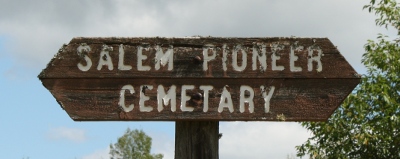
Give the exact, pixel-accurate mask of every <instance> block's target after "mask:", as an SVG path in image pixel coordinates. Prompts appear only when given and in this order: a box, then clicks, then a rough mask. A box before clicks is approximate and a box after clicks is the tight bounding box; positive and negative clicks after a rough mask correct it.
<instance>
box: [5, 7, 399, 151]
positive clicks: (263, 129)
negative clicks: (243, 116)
mask: <svg viewBox="0 0 400 159" xmlns="http://www.w3.org/2000/svg"><path fill="white" fill-rule="evenodd" d="M366 3H368V1H360V0H352V1H349V0H325V1H317V0H298V1H290V0H269V1H265V0H246V1H244V0H201V1H200V0H197V1H185V0H169V1H167V0H165V1H161V0H153V1H145V0H140V1H139V0H129V1H128V0H114V1H111V0H110V1H105V0H99V1H90V0H79V1H78V0H57V1H48V0H37V1H30V0H0V88H1V91H0V100H1V101H2V102H1V103H0V107H1V110H0V150H1V153H0V158H7V159H22V158H28V157H29V158H30V159H53V158H58V159H101V158H109V155H108V152H109V148H108V147H109V145H110V144H111V143H115V142H116V140H117V138H118V137H120V136H122V135H123V133H124V131H125V130H126V129H127V128H128V127H129V128H131V129H142V130H143V131H145V132H146V133H147V134H148V135H149V136H151V137H152V138H153V147H152V153H162V154H164V158H165V159H172V158H173V156H174V137H175V125H174V122H74V121H73V120H72V119H71V118H69V116H68V115H67V113H66V112H65V111H64V110H63V109H61V108H60V106H59V105H58V104H57V102H56V100H55V99H54V98H53V96H52V95H51V94H50V92H49V91H47V90H46V89H45V88H44V87H43V86H42V84H41V82H40V81H39V79H38V78H37V75H38V74H39V73H40V71H41V70H42V69H44V68H45V67H46V64H47V63H48V62H49V61H50V59H51V58H52V57H53V56H54V55H55V54H56V53H57V51H58V49H59V48H60V47H61V46H62V45H63V44H64V43H68V42H69V41H70V40H71V39H72V38H73V37H113V36H117V37H143V36H144V37H154V36H161V37H184V36H194V35H200V36H216V37H290V36H296V37H328V38H329V39H330V40H331V41H332V43H333V44H334V45H335V46H337V48H338V49H339V51H340V52H341V53H342V54H343V56H344V57H345V58H346V59H347V61H348V62H349V63H350V64H351V65H352V66H353V67H354V68H355V69H356V71H357V72H359V73H365V68H364V67H363V66H362V65H361V63H360V61H361V57H362V54H363V53H364V49H363V46H364V44H365V43H366V42H367V40H368V39H374V38H375V37H376V36H377V34H378V33H384V34H389V35H390V34H395V33H394V32H392V31H390V30H389V31H388V30H385V29H382V28H380V27H376V26H375V22H374V20H375V18H376V17H375V15H374V14H371V13H368V11H366V10H362V7H363V5H365V4H366ZM220 133H222V134H223V137H222V138H221V139H220V141H219V153H220V158H221V159H242V158H253V159H264V158H276V159H280V158H286V157H287V155H295V153H296V151H295V148H294V147H295V146H296V145H300V144H302V143H303V142H305V141H306V140H307V138H308V137H310V136H311V133H310V132H308V131H307V130H306V129H304V128H302V127H301V126H300V124H299V123H296V122H220Z"/></svg>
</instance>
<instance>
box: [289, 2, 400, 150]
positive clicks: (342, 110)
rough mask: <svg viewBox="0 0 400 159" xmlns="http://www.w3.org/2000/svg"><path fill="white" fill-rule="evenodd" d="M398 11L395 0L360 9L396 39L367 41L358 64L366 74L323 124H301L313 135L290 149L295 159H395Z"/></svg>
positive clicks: (399, 111) (399, 140)
mask: <svg viewBox="0 0 400 159" xmlns="http://www.w3.org/2000/svg"><path fill="white" fill-rule="evenodd" d="M399 6H400V5H399V4H398V3H397V2H396V0H380V1H379V2H376V1H375V0H371V2H370V3H369V4H368V5H366V6H364V9H368V11H369V12H373V13H375V14H376V15H377V16H378V18H377V19H376V24H377V25H378V26H384V27H386V28H388V27H394V29H396V30H397V36H396V37H394V38H393V37H387V36H384V35H382V34H379V35H378V38H377V39H376V41H372V40H369V41H368V43H367V44H366V45H365V46H364V47H365V51H366V53H365V54H364V55H363V59H362V63H363V64H364V65H365V66H366V68H367V74H366V75H364V76H363V77H362V80H361V83H360V84H359V85H358V87H357V88H356V90H355V92H353V93H352V94H351V95H349V97H348V98H347V99H346V100H345V101H344V102H343V104H342V105H341V107H339V108H338V109H337V110H336V111H335V112H334V113H333V115H332V116H331V117H330V118H329V119H328V121H327V122H319V123H316V122H303V123H302V125H303V126H304V127H305V128H307V129H308V130H309V131H311V132H312V133H313V135H314V136H313V137H311V138H309V139H308V140H307V141H306V142H305V143H304V144H302V145H300V146H296V149H297V152H298V154H297V155H298V156H305V155H306V154H309V155H310V158H400V134H399V129H400V47H399V40H400V39H399V35H400V8H399ZM389 38H391V40H390V39H389ZM393 39H394V40H393Z"/></svg>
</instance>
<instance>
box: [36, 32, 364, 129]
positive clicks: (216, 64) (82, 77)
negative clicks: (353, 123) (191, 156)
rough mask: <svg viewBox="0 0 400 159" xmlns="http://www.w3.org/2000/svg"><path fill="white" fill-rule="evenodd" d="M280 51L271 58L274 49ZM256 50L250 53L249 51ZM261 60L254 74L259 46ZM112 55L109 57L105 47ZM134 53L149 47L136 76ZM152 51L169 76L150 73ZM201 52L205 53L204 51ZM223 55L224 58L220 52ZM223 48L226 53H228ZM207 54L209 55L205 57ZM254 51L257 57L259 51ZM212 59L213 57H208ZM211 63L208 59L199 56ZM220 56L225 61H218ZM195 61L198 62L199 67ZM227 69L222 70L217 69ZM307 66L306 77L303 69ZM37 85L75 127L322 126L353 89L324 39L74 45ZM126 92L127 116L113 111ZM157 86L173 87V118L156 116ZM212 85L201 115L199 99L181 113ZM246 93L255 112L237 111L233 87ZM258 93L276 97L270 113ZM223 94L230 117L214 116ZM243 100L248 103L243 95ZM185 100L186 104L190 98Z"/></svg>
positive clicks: (87, 41) (354, 79) (351, 74)
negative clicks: (166, 59) (163, 59)
mask: <svg viewBox="0 0 400 159" xmlns="http://www.w3.org/2000/svg"><path fill="white" fill-rule="evenodd" d="M121 44H122V45H123V50H124V56H123V58H124V60H123V64H124V65H127V66H131V67H132V68H131V69H129V70H121V69H119V68H118V66H119V59H120V49H119V48H120V46H121ZM276 45H280V47H281V48H282V49H281V50H279V51H276V50H274V49H276V48H275V47H274V46H276ZM80 46H89V47H90V50H88V51H87V52H84V53H83V52H78V50H77V49H78V47H80ZM104 46H107V47H106V48H107V49H108V50H107V51H108V53H109V56H107V57H105V56H102V57H101V52H102V51H104V48H105V47H104ZM209 46H212V49H215V53H216V56H215V58H214V59H213V60H210V61H208V65H207V68H206V70H204V66H203V63H204V56H205V55H204V54H203V51H204V48H207V47H208V48H209ZM236 46H241V48H242V49H241V50H240V49H239V50H240V51H239V53H238V58H237V61H238V62H237V63H238V65H239V66H242V65H243V61H242V59H243V58H244V57H243V56H244V52H245V53H246V55H247V60H246V62H247V65H246V67H245V68H244V69H243V70H242V71H237V70H235V68H234V67H233V66H232V65H233V64H232V63H233V62H234V61H233V58H232V57H233V51H232V50H233V49H234V48H235V47H236ZM254 46H256V47H254ZM263 46H264V49H265V53H266V64H267V67H266V68H260V66H261V64H260V63H259V62H258V61H256V64H257V65H256V69H255V70H253V67H252V64H253V63H254V60H253V59H252V56H253V53H254V52H255V51H256V50H257V48H259V47H263ZM295 46H296V47H297V48H300V47H299V46H302V49H297V50H295V51H294V54H295V56H296V57H297V59H296V60H295V62H294V65H295V66H296V67H299V68H301V69H302V70H301V71H297V72H296V71H293V70H290V67H291V66H290V58H293V55H292V56H291V55H290V52H291V47H292V48H294V47H295ZM111 47H112V48H113V49H112V50H111V49H110V48H111ZM138 47H148V48H149V49H148V50H146V49H144V50H142V54H143V55H145V56H147V58H146V59H143V60H141V62H142V65H143V66H149V67H150V70H148V71H143V70H139V69H138ZM156 47H160V48H161V49H162V50H163V52H164V53H165V52H166V51H167V50H168V49H173V69H172V70H169V69H168V65H166V66H161V67H160V69H159V70H156V68H155V63H156V62H157V61H155V60H154V59H155V58H156V49H155V48H156ZM208 48H207V49H208ZM223 48H225V51H226V52H225V55H224V52H223V50H224V49H223ZM228 48H229V49H228ZM309 48H317V49H320V51H322V55H321V58H320V61H321V63H322V69H321V70H317V67H318V63H317V62H315V61H314V62H312V63H311V66H310V65H308V60H309V59H310V58H312V56H317V54H318V51H315V50H314V51H312V55H309V52H308V49H309ZM212 49H211V51H212ZM260 50H261V49H258V50H257V51H259V52H260ZM211 54H212V52H211ZM273 55H277V56H280V59H279V60H275V61H276V65H277V66H282V67H284V69H283V70H273V69H272V66H273V59H272V56H273ZM85 56H87V58H90V59H91V61H92V66H91V67H90V68H89V69H88V70H85V71H82V70H81V69H79V68H78V66H77V65H78V64H82V65H87V64H88V63H87V62H86V60H87V59H85ZM206 56H211V55H209V54H208V55H206ZM224 56H225V57H226V58H227V60H226V61H225V62H224ZM101 59H102V60H110V59H111V62H112V66H113V69H112V70H109V69H108V66H107V65H100V67H99V68H100V70H99V69H98V68H97V67H98V65H99V64H98V63H99V61H100V60H101ZM199 59H200V60H199ZM224 64H226V70H224V68H223V67H224ZM309 67H312V69H311V70H308V68H309ZM39 79H40V80H41V81H42V83H43V85H44V86H45V87H46V88H47V89H48V90H49V91H50V92H51V93H52V94H53V96H54V97H55V98H56V100H57V102H58V103H59V104H60V106H61V107H62V108H63V109H65V111H66V112H67V113H68V115H69V116H70V117H71V118H72V119H73V120H76V121H141V120H146V121H194V120H201V121H282V120H285V121H325V120H327V119H328V117H329V116H330V115H331V114H332V113H333V111H334V110H335V109H336V108H337V107H338V106H339V105H340V103H341V102H342V101H343V100H344V99H345V98H346V96H347V95H348V94H349V93H350V92H351V91H352V90H353V89H354V87H355V86H356V85H357V84H358V83H359V81H360V77H359V76H358V74H357V72H356V71H354V69H353V68H352V67H351V66H350V65H349V64H348V63H347V61H346V60H345V59H344V57H343V56H342V55H341V54H340V53H339V51H338V50H337V49H336V47H335V46H334V45H333V44H332V43H331V42H330V41H329V39H327V38H215V37H205V38H74V39H72V40H71V42H70V43H69V44H68V45H64V46H63V47H62V48H61V49H60V50H59V52H58V54H57V55H56V56H55V57H54V59H52V61H50V63H49V64H48V66H47V67H46V68H45V69H44V70H43V71H42V72H41V73H40V74H39ZM125 85H131V86H132V87H134V91H135V93H133V94H130V93H129V92H128V91H125V93H126V94H125V95H124V97H125V103H127V104H134V108H133V110H132V111H129V112H126V111H124V110H123V109H122V108H121V106H120V105H119V104H118V103H119V101H120V98H121V88H122V87H123V86H125ZM142 85H150V86H153V89H151V90H150V89H146V90H141V89H140V86H142ZM159 85H162V86H164V87H165V91H167V90H168V89H169V87H171V86H172V85H174V86H176V105H175V107H176V111H172V110H171V105H167V106H165V107H163V108H164V109H163V110H162V111H159V110H158V105H157V104H158V103H157V99H158V97H157V87H158V86H159ZM183 85H193V86H194V89H191V90H187V91H186V93H184V92H182V91H181V88H182V86H183ZM205 85H207V86H213V89H212V90H210V91H209V98H208V109H207V111H206V112H204V109H203V108H204V97H203V98H201V100H195V101H194V100H192V99H190V100H189V101H187V102H185V104H186V105H187V106H188V107H193V111H184V110H182V109H181V104H182V103H181V100H182V95H185V94H186V95H187V96H195V95H196V94H198V93H200V94H202V95H204V91H203V90H201V89H200V88H199V87H200V86H205ZM241 86H249V87H250V88H251V89H252V90H254V98H253V99H252V101H253V102H254V105H255V106H254V112H250V110H249V108H248V106H249V104H248V103H246V104H245V109H244V111H240V106H239V105H240V97H241V96H240V93H241V92H240V88H241ZM261 86H264V87H265V88H269V87H271V86H273V87H274V88H275V91H274V93H273V95H272V97H271V99H270V105H269V111H267V112H266V109H265V105H264V103H265V99H264V98H263V96H262V93H263V90H262V89H261V88H260V87H261ZM224 88H226V89H227V91H229V93H230V95H231V98H232V103H233V111H232V112H231V110H229V109H228V108H223V111H219V110H218V109H219V108H220V105H221V104H220V103H221V92H223V90H224ZM141 91H144V96H146V97H149V100H146V101H145V102H144V104H145V105H146V106H148V107H151V108H152V111H150V112H143V111H141V110H140V108H139V105H140V104H139V100H140V98H141V96H140V92H141ZM246 93H247V94H244V95H245V96H249V95H248V92H246ZM191 98H192V97H191Z"/></svg>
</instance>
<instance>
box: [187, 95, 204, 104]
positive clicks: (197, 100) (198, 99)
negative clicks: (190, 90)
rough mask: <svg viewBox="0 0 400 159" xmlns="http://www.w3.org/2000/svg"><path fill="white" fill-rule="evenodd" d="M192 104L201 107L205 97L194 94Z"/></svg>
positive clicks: (191, 99)
mask: <svg viewBox="0 0 400 159" xmlns="http://www.w3.org/2000/svg"><path fill="white" fill-rule="evenodd" d="M190 102H191V103H192V104H193V105H195V106H199V105H201V104H202V103H203V95H202V94H201V93H194V94H192V96H191V98H190Z"/></svg>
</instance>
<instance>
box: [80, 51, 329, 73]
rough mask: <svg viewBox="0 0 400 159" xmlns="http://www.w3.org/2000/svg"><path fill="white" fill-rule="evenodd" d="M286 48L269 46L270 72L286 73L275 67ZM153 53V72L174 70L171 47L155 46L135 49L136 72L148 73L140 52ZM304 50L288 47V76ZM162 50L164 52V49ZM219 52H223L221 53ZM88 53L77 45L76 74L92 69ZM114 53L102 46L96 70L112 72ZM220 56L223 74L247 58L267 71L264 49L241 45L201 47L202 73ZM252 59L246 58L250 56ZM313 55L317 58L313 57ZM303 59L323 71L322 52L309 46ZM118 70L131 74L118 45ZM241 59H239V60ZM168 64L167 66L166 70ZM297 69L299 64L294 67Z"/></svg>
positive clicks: (239, 67)
mask: <svg viewBox="0 0 400 159" xmlns="http://www.w3.org/2000/svg"><path fill="white" fill-rule="evenodd" d="M284 47H285V45H280V44H271V46H270V48H271V51H270V53H271V57H270V59H271V70H272V71H283V70H284V69H285V67H284V66H282V65H278V64H277V61H279V60H284V59H281V57H280V56H279V55H278V53H279V51H281V50H283V49H284ZM150 49H151V50H154V51H155V58H154V69H155V70H159V69H160V67H161V66H162V67H168V68H167V70H168V71H172V70H173V69H174V62H173V61H174V47H173V46H172V45H170V46H169V47H168V48H167V49H166V51H163V49H162V48H161V46H159V45H156V46H155V47H143V46H137V50H136V54H137V58H136V60H137V61H136V67H137V70H138V71H150V69H151V66H148V65H145V64H144V63H143V60H147V59H148V55H146V54H144V53H143V50H145V51H149V50H150ZM303 49H304V47H303V46H297V45H291V46H290V49H289V50H290V53H289V63H290V64H289V69H290V71H291V72H301V71H302V70H303V67H300V66H296V62H297V60H298V59H299V57H298V56H297V55H296V54H295V52H299V51H303ZM164 50H165V49H164ZM221 50H222V51H221ZM90 51H91V48H90V46H89V45H84V44H82V45H80V46H79V47H78V48H77V53H78V55H80V56H81V57H83V59H84V60H85V62H86V64H82V63H78V64H77V66H78V68H79V70H81V71H84V72H85V71H88V70H90V69H91V68H92V65H93V62H92V59H91V58H90V57H89V56H88V55H87V53H88V52H90ZM111 51H113V47H111V46H107V45H103V48H102V49H101V51H100V56H99V58H98V64H97V70H101V69H103V67H107V69H108V70H113V69H114V65H113V60H112V58H111V56H110V52H111ZM221 52H222V58H221V59H222V69H223V70H224V71H227V69H228V68H227V63H231V64H232V68H233V70H234V71H239V72H241V71H244V70H245V69H246V68H247V67H248V66H247V62H248V60H247V58H250V57H248V56H251V58H252V60H251V62H252V65H251V67H252V70H257V69H260V70H266V68H267V46H266V45H264V44H262V45H254V46H253V48H251V49H249V48H246V47H244V46H242V45H234V46H232V49H230V48H229V47H228V46H227V45H226V44H225V45H223V46H222V48H220V47H215V46H214V45H204V46H203V51H202V54H203V57H202V61H203V70H204V71H207V70H208V68H209V66H208V63H210V62H213V61H214V60H216V56H217V55H221ZM250 52H251V54H252V55H248V53H250ZM315 53H316V55H315ZM228 54H231V55H230V56H231V57H232V59H231V60H232V62H230V61H229V62H228ZM305 54H306V55H303V57H307V70H308V71H312V70H313V63H316V64H317V68H316V69H315V70H317V71H318V72H321V71H322V62H321V56H322V55H323V54H322V49H321V48H319V47H315V46H310V47H308V48H307V49H306V53H305ZM118 55H119V56H118V70H131V69H132V66H131V65H127V64H124V58H125V50H124V45H122V44H121V45H119V50H118ZM239 57H241V58H239ZM257 63H259V65H260V66H259V67H257ZM167 64H168V66H167ZM297 65H298V64H297Z"/></svg>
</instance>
